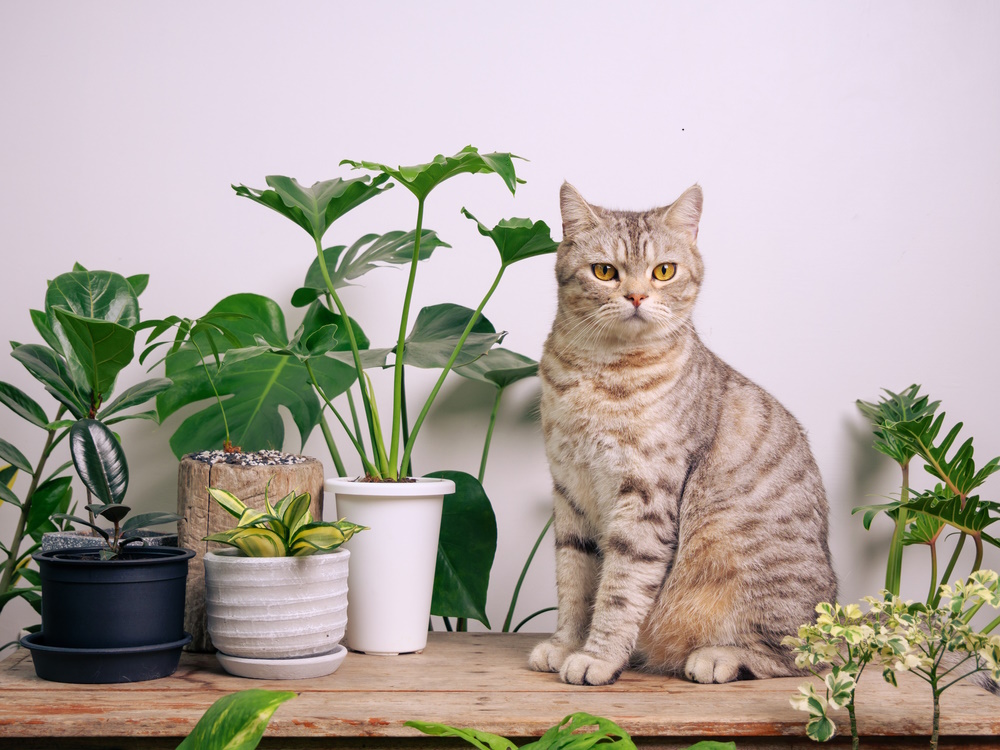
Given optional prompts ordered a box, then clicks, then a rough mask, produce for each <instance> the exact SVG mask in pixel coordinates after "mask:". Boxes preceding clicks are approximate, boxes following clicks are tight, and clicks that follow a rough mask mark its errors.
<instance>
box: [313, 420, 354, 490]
mask: <svg viewBox="0 0 1000 750" xmlns="http://www.w3.org/2000/svg"><path fill="white" fill-rule="evenodd" d="M319 426H320V428H321V429H322V430H323V437H324V438H325V439H326V447H327V448H329V449H330V457H331V458H332V459H333V465H334V467H335V468H336V469H337V476H338V477H346V476H347V472H346V471H344V462H343V461H342V460H341V459H340V451H338V450H337V444H336V443H335V442H333V433H332V432H330V425H329V424H327V421H326V417H325V416H323V415H322V414H321V415H320V417H319Z"/></svg>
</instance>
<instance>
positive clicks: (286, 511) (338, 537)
mask: <svg viewBox="0 0 1000 750" xmlns="http://www.w3.org/2000/svg"><path fill="white" fill-rule="evenodd" d="M208 493H209V495H211V496H212V499H213V500H215V502H217V503H218V504H219V505H220V506H221V507H222V509H223V510H225V511H226V512H227V513H228V514H229V515H231V516H232V517H233V518H235V519H237V524H236V526H235V527H234V528H232V529H229V530H228V531H221V532H219V533H218V534H211V535H209V536H206V537H205V538H204V539H203V540H202V541H205V542H221V543H222V544H228V545H230V546H231V547H236V549H238V550H240V551H241V552H242V553H243V554H244V555H246V556H247V557H305V556H306V555H315V554H317V553H319V552H333V550H335V549H337V547H339V546H340V545H341V544H343V543H344V542H346V541H347V540H348V539H350V538H351V537H352V536H354V535H355V534H357V533H358V532H359V531H364V530H365V529H366V528H367V527H365V526H359V525H358V524H356V523H351V522H350V521H348V520H346V519H341V520H339V521H317V520H315V519H314V518H313V516H312V512H310V510H309V503H310V502H311V497H310V496H309V493H308V492H303V493H301V494H299V493H296V492H289V493H288V494H287V495H285V496H284V497H283V498H281V500H279V501H278V502H276V503H275V504H274V505H273V506H272V505H271V501H270V500H269V499H268V496H267V490H265V491H264V509H265V511H264V512H261V511H259V510H255V509H253V508H249V507H247V506H246V504H245V503H244V502H243V501H242V500H240V499H239V498H238V497H236V495H234V494H233V493H232V492H229V491H228V490H223V489H219V488H218V487H209V488H208Z"/></svg>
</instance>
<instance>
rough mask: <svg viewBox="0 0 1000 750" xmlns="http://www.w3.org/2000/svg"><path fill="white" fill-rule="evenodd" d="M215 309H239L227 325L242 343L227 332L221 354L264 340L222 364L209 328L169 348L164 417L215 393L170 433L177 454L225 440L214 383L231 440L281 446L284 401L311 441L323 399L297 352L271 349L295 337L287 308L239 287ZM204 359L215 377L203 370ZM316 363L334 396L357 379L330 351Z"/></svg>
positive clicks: (161, 399) (248, 445) (252, 446)
mask: <svg viewBox="0 0 1000 750" xmlns="http://www.w3.org/2000/svg"><path fill="white" fill-rule="evenodd" d="M211 312H212V313H217V312H221V313H235V314H239V317H236V318H233V319H232V320H231V322H230V323H229V324H227V328H228V329H229V331H231V332H232V334H233V335H234V337H235V339H236V340H237V341H238V343H239V344H240V347H234V346H233V345H232V344H231V343H230V342H229V341H226V340H225V339H222V340H218V341H215V342H214V346H215V347H216V349H217V350H218V351H219V352H220V354H226V353H227V352H228V351H229V350H230V349H232V348H243V349H247V348H254V347H259V350H258V351H256V352H254V354H253V356H248V357H243V358H234V360H233V361H232V362H227V363H226V366H225V367H222V368H219V367H218V366H217V365H216V364H215V361H214V357H213V356H212V354H211V347H210V345H209V343H208V341H207V338H206V336H207V334H205V333H199V334H197V335H195V336H194V337H193V340H191V341H188V342H186V343H185V344H184V345H183V346H181V347H180V348H179V349H178V350H177V351H175V352H172V353H171V354H169V355H167V359H166V374H167V376H168V377H169V378H170V379H171V380H173V382H174V386H173V387H172V388H170V389H169V390H167V391H164V392H163V393H161V394H160V395H159V396H157V399H156V405H157V411H158V413H159V415H160V417H161V418H165V417H167V416H169V415H170V414H173V413H174V412H176V411H177V410H178V409H180V408H181V407H182V406H185V405H187V404H191V403H195V402H203V401H206V400H207V399H211V402H210V403H206V404H204V405H203V408H202V409H201V410H200V411H198V412H196V413H195V414H192V415H190V416H189V417H188V418H187V419H185V420H184V421H183V422H182V423H181V425H180V426H179V427H178V428H177V430H176V431H175V432H174V435H173V436H172V437H171V439H170V447H171V449H172V450H173V451H174V454H175V455H177V456H178V457H180V456H182V455H184V454H185V453H190V452H193V451H198V450H204V449H206V448H211V447H215V446H221V445H222V442H223V440H224V438H225V424H224V422H223V418H222V412H221V411H220V409H219V405H218V404H217V403H215V394H214V392H213V390H212V383H213V382H214V385H215V388H216V389H217V390H218V392H219V394H220V396H222V398H223V404H224V408H225V416H226V419H227V420H228V423H229V432H230V436H231V440H232V442H233V443H234V444H236V445H239V446H240V447H242V448H243V450H246V451H250V450H259V449H261V448H275V449H280V448H281V447H282V445H283V444H284V437H285V432H284V424H283V421H282V418H281V414H280V413H279V411H278V409H279V407H285V408H286V409H288V411H289V412H290V413H291V416H292V419H293V420H294V422H295V425H296V427H297V428H298V430H299V437H300V439H301V441H302V443H305V441H306V438H308V436H309V433H310V431H311V430H312V428H313V427H314V426H315V425H316V423H317V421H318V419H319V415H320V403H319V400H318V399H317V397H316V395H315V393H314V391H313V387H312V383H311V380H310V378H309V373H308V372H307V370H306V367H305V365H304V364H303V362H302V361H300V360H299V359H298V358H296V357H294V356H284V355H282V354H276V353H273V352H271V351H269V350H270V349H272V348H273V349H275V350H281V351H285V350H288V347H289V344H290V342H289V339H288V333H287V329H286V328H285V318H284V315H283V314H282V312H281V308H280V307H279V306H278V304H277V303H276V302H274V301H273V300H271V299H268V298H267V297H261V296H259V295H256V294H235V295H232V296H230V297H226V298H225V299H223V300H222V301H221V302H219V304H217V305H216V306H215V307H213V308H212V311H211ZM262 342H263V343H262ZM206 365H207V369H208V372H209V373H210V374H211V378H212V380H211V381H210V380H209V375H208V374H206V372H205V370H206ZM313 369H314V371H315V373H316V376H317V379H319V380H320V381H321V385H322V387H323V388H324V390H326V392H327V394H328V396H329V397H330V398H333V397H334V396H335V395H337V394H338V393H341V392H343V391H344V390H346V388H348V387H349V386H350V383H351V382H352V381H353V378H354V373H353V371H352V370H351V368H349V367H347V366H346V365H344V364H343V363H341V362H336V361H333V360H330V359H329V358H325V361H317V362H316V363H315V365H314V368H313Z"/></svg>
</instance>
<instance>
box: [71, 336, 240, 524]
mask: <svg viewBox="0 0 1000 750" xmlns="http://www.w3.org/2000/svg"><path fill="white" fill-rule="evenodd" d="M191 345H192V346H194V349H195V351H196V352H198V357H199V358H200V359H201V366H202V367H203V368H204V369H205V377H206V378H208V384H209V385H210V386H211V387H212V393H214V394H215V400H216V401H217V402H218V404H219V412H220V413H221V414H222V427H223V429H225V431H226V442H225V443H223V447H224V448H229V446H231V445H232V442H231V441H230V439H229V421H228V420H227V419H226V407H224V406H223V405H222V397H221V396H220V395H219V391H218V389H217V388H216V387H215V381H214V380H213V379H212V373H210V372H209V371H208V364H207V363H206V362H205V355H204V354H202V352H201V347H200V346H198V342H197V341H195V340H194V337H193V336H192V337H191ZM88 502H89V500H88ZM91 521H93V518H91Z"/></svg>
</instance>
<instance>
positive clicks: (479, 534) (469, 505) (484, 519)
mask: <svg viewBox="0 0 1000 750" xmlns="http://www.w3.org/2000/svg"><path fill="white" fill-rule="evenodd" d="M427 476H429V477H435V478H437V479H450V480H452V481H453V482H454V483H455V493H454V494H452V495H445V499H444V510H443V512H442V516H441V536H440V538H439V541H438V557H437V568H436V570H435V572H434V594H433V597H432V598H431V614H435V615H441V616H443V617H465V618H468V619H474V620H479V622H481V623H483V625H485V626H486V627H487V628H488V627H489V626H490V622H489V619H488V618H487V616H486V590H487V589H488V588H489V585H490V570H491V569H492V568H493V558H494V556H495V555H496V551H497V519H496V516H495V515H494V513H493V506H492V505H491V504H490V500H489V498H488V497H487V496H486V491H485V490H484V489H483V486H482V485H481V484H480V483H479V481H478V480H477V479H476V478H475V477H473V476H471V475H469V474H466V473H465V472H461V471H437V472H434V473H433V474H428V475H427Z"/></svg>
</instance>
